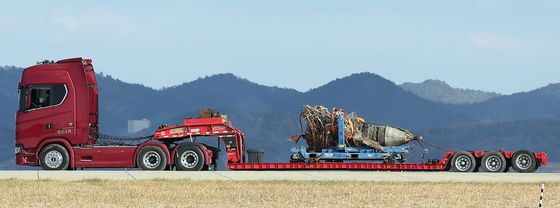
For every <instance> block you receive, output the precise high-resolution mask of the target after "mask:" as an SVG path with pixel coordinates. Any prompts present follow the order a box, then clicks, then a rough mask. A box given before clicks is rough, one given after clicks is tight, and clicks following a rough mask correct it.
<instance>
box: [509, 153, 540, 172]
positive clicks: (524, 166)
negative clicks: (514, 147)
mask: <svg viewBox="0 0 560 208" xmlns="http://www.w3.org/2000/svg"><path fill="white" fill-rule="evenodd" d="M511 166H512V167H513V169H514V170H515V171H517V172H519V173H533V172H535V171H536V170H537V166H538V162H537V159H536V158H535V155H533V153H532V152H530V151H528V150H519V151H517V152H515V153H514V154H513V157H512V158H511Z"/></svg>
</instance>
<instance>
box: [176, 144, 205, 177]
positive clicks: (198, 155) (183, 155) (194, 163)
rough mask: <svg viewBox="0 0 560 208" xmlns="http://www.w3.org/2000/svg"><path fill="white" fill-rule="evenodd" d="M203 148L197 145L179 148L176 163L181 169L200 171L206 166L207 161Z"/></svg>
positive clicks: (178, 168)
mask: <svg viewBox="0 0 560 208" xmlns="http://www.w3.org/2000/svg"><path fill="white" fill-rule="evenodd" d="M205 159H206V158H205V157H204V154H203V153H202V150H201V149H200V148H198V147H197V146H192V145H187V146H183V147H181V148H179V151H177V155H176V157H175V165H176V166H177V170H180V171H199V170H202V169H203V168H204V161H205Z"/></svg>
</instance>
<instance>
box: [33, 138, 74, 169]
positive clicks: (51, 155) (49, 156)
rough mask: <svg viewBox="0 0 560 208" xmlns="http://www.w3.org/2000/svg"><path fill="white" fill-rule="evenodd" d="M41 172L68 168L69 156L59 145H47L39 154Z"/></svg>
mask: <svg viewBox="0 0 560 208" xmlns="http://www.w3.org/2000/svg"><path fill="white" fill-rule="evenodd" d="M39 158H40V159H41V162H40V163H41V168H43V170H66V169H68V167H69V166H70V155H69V154H68V151H67V150H66V148H64V147H63V146H62V145H59V144H49V145H47V146H46V147H45V148H43V149H42V150H41V152H40V153H39Z"/></svg>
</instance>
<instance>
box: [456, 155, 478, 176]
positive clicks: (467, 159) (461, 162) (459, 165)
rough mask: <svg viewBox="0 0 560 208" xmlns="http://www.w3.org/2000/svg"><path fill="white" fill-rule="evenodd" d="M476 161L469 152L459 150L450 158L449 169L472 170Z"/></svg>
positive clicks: (458, 170)
mask: <svg viewBox="0 0 560 208" xmlns="http://www.w3.org/2000/svg"><path fill="white" fill-rule="evenodd" d="M476 168H477V162H476V159H475V158H474V156H473V155H472V154H471V153H470V152H466V151H459V152H457V153H455V155H453V158H452V159H451V171H453V172H474V170H475V169H476Z"/></svg>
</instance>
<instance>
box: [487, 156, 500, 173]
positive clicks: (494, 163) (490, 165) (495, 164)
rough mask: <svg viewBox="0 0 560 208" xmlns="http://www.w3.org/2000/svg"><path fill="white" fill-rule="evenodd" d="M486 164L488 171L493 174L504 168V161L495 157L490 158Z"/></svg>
mask: <svg viewBox="0 0 560 208" xmlns="http://www.w3.org/2000/svg"><path fill="white" fill-rule="evenodd" d="M484 164H485V165H486V169H488V170H489V171H492V172H495V171H498V170H500V168H502V160H500V158H499V157H498V156H495V155H492V156H490V157H488V158H487V159H486V162H485V163H484Z"/></svg>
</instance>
